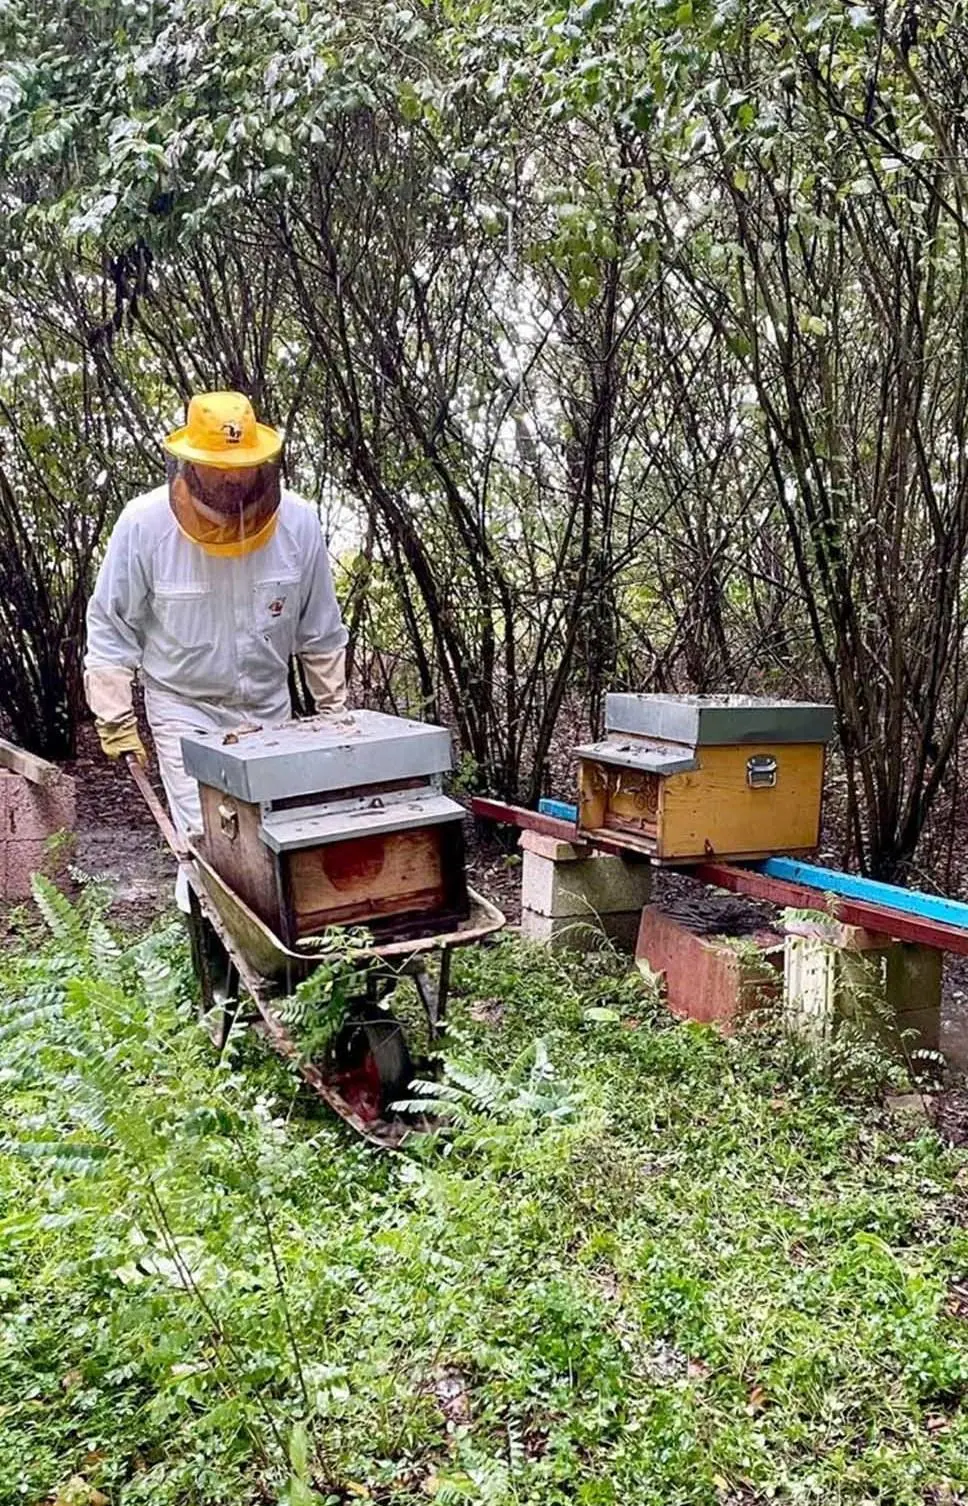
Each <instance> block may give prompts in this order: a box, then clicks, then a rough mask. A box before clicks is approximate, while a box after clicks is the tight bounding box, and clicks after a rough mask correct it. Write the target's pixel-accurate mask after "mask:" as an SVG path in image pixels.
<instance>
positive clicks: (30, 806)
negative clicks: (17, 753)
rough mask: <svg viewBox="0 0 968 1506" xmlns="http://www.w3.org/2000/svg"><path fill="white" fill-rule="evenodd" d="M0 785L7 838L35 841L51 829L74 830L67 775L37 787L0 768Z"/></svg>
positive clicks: (72, 799)
mask: <svg viewBox="0 0 968 1506" xmlns="http://www.w3.org/2000/svg"><path fill="white" fill-rule="evenodd" d="M0 786H2V793H0V811H2V822H3V825H2V831H3V835H4V837H5V838H6V839H7V841H14V842H39V841H44V840H45V839H46V838H47V837H52V836H53V835H54V834H55V832H59V831H73V830H74V825H75V821H76V804H75V785H74V780H73V779H71V778H70V777H69V776H68V775H66V774H65V775H63V776H62V777H61V779H59V780H58V782H57V783H56V784H54V785H51V786H50V787H49V788H41V786H40V785H36V784H31V782H30V781H29V780H28V779H25V778H24V777H23V776H22V775H21V774H13V773H11V772H10V771H9V770H8V769H0Z"/></svg>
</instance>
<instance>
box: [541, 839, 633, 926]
mask: <svg viewBox="0 0 968 1506" xmlns="http://www.w3.org/2000/svg"><path fill="white" fill-rule="evenodd" d="M651 892H652V869H651V868H650V866H649V864H648V863H636V862H634V861H627V860H626V859H625V858H619V857H612V856H611V855H606V854H599V855H596V856H595V857H590V858H582V859H579V860H578V861H577V862H565V863H557V862H553V861H551V860H550V859H549V858H544V857H540V856H539V855H538V854H537V853H534V852H529V851H527V850H525V853H524V862H523V864H522V874H521V904H522V906H523V908H524V909H527V910H533V911H534V912H535V913H536V914H538V915H550V916H554V917H556V918H558V917H563V916H581V917H583V918H585V919H593V918H594V917H595V916H596V915H600V916H605V915H612V914H621V913H623V912H625V911H629V910H641V908H642V906H643V905H645V904H647V903H648V900H649V895H650V894H651Z"/></svg>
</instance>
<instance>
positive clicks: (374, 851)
mask: <svg viewBox="0 0 968 1506" xmlns="http://www.w3.org/2000/svg"><path fill="white" fill-rule="evenodd" d="M182 751H183V754H184V759H185V768H186V771H187V772H188V773H189V774H191V775H192V776H193V777H194V778H195V779H197V781H198V784H199V790H200V793H201V804H202V823H203V837H202V843H203V850H204V855H205V857H206V858H207V860H208V862H209V863H210V864H211V865H212V867H213V868H214V869H215V870H216V872H217V873H218V874H219V875H220V876H221V878H222V879H223V880H224V881H225V882H226V883H227V884H228V885H230V887H231V888H232V889H233V890H234V891H235V893H236V894H237V895H239V897H240V898H241V899H243V900H244V901H245V903H246V904H247V905H248V906H249V908H250V909H252V910H253V911H254V912H255V913H256V915H258V916H259V918H260V919H261V920H263V921H265V923H266V924H267V925H269V926H271V928H272V929H273V930H274V931H275V932H276V934H277V935H278V936H279V937H280V938H281V939H282V941H283V942H284V943H285V944H286V945H287V946H289V947H291V946H293V945H294V944H295V943H296V942H298V941H300V940H301V939H303V938H305V937H307V936H313V935H318V934H319V932H321V931H323V930H324V929H325V928H326V927H327V926H332V925H365V926H367V927H369V928H370V929H371V930H372V931H373V932H374V933H375V934H376V935H378V936H380V937H382V938H384V939H385V938H386V937H387V936H392V937H393V938H403V937H406V936H411V935H420V934H431V933H433V932H434V931H437V930H440V929H443V928H445V927H446V926H448V925H450V924H452V923H454V922H456V921H458V920H460V919H462V918H463V917H464V916H466V914H467V912H468V895H467V882H466V876H465V871H464V847H463V825H462V823H463V816H464V812H463V810H462V808H461V807H460V806H459V805H458V804H457V803H456V802H455V801H453V800H450V799H448V798H447V796H445V795H444V794H442V792H441V782H442V776H443V774H444V773H446V772H447V771H448V770H449V769H450V766H451V754H450V736H449V734H448V733H447V732H446V730H445V729H444V728H442V727H434V726H430V725H428V724H427V723H424V722H414V721H409V720H406V719H404V718H400V717H392V716H384V715H383V714H382V713H380V712H374V711H355V712H351V713H348V714H347V715H346V716H344V717H340V718H331V717H327V718H315V719H314V720H311V721H301V722H291V723H288V724H286V725H285V726H282V727H276V728H271V729H261V728H258V729H253V730H252V731H241V732H238V733H222V732H212V733H197V734H193V735H192V736H189V737H185V738H184V739H183V740H182Z"/></svg>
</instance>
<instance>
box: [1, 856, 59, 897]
mask: <svg viewBox="0 0 968 1506" xmlns="http://www.w3.org/2000/svg"><path fill="white" fill-rule="evenodd" d="M66 856H67V855H66V853H58V852H56V851H55V852H52V851H51V849H50V846H49V844H48V842H46V841H44V842H38V841H28V842H4V843H3V844H2V846H0V873H2V876H3V889H2V891H0V894H2V897H3V898H4V899H8V900H14V901H16V902H19V901H20V900H24V899H29V898H30V896H31V893H32V890H31V885H30V880H31V878H32V877H33V875H34V874H35V873H43V874H46V876H47V877H48V878H57V877H58V876H59V875H60V874H61V872H62V871H63V869H64V867H65V862H66Z"/></svg>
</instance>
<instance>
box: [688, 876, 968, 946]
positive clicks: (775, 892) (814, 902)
mask: <svg viewBox="0 0 968 1506" xmlns="http://www.w3.org/2000/svg"><path fill="white" fill-rule="evenodd" d="M683 872H684V873H688V874H689V875H690V876H691V877H693V878H697V879H699V880H701V882H702V883H704V884H715V885H716V887H717V888H719V889H729V890H731V891H732V893H734V894H749V895H750V896H751V897H752V898H754V899H764V900H767V901H768V902H769V903H770V904H773V905H779V906H781V907H790V908H792V909H796V910H826V908H827V907H826V905H824V903H823V902H822V901H820V900H819V898H818V893H817V890H816V889H808V888H807V887H806V886H805V885H803V884H793V883H790V882H789V881H788V880H785V879H778V878H773V877H771V876H770V875H769V874H767V873H762V872H760V871H759V869H757V868H734V867H733V866H732V865H731V864H730V863H699V864H697V865H696V866H695V867H693V868H684V869H683ZM830 913H831V914H832V915H833V917H834V919H836V920H841V921H843V922H844V923H845V924H847V925H852V926H863V927H864V929H865V930H868V931H879V932H881V933H882V934H883V935H885V936H890V937H891V938H892V939H893V940H894V941H908V942H911V943H913V944H914V945H915V946H931V947H937V948H938V949H939V950H940V951H944V952H954V953H957V954H958V955H959V956H962V957H965V956H968V930H961V929H960V928H959V927H957V926H949V925H944V924H942V922H940V921H937V920H931V919H930V918H928V917H926V916H920V915H907V914H904V913H903V912H902V911H898V910H889V909H886V908H885V907H883V906H879V905H870V904H865V903H864V902H863V901H861V900H855V899H840V898H838V899H835V901H834V904H833V908H832V910H831V911H830Z"/></svg>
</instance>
